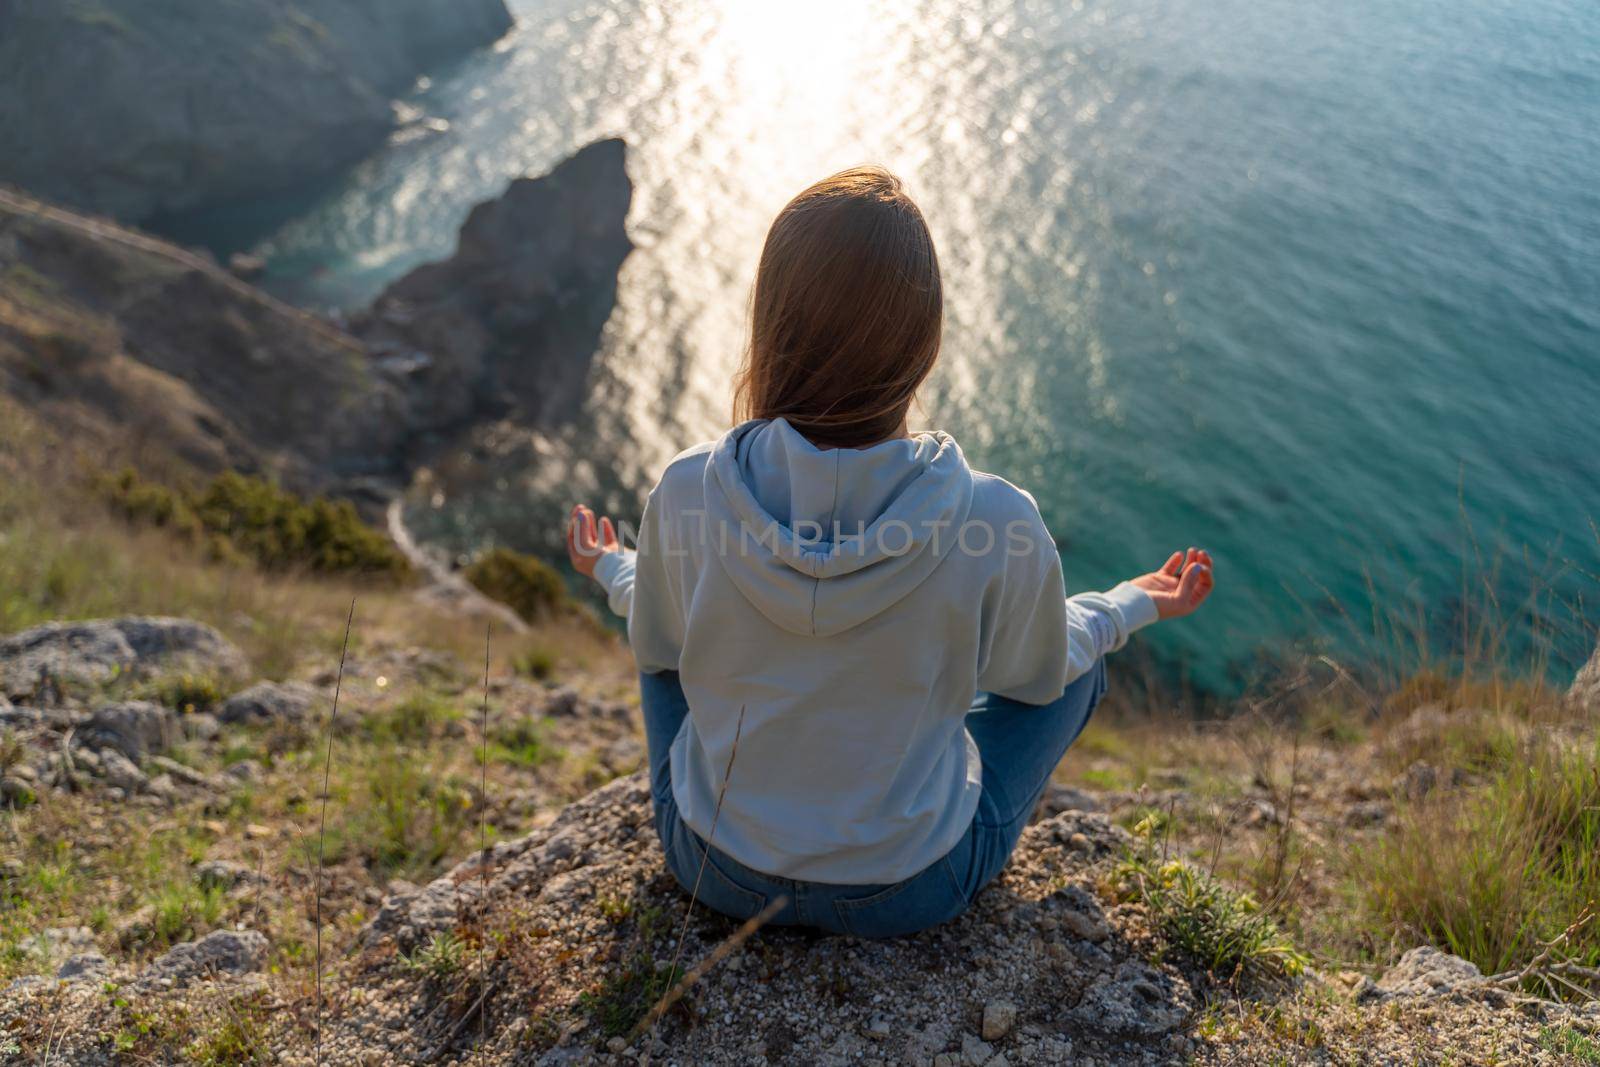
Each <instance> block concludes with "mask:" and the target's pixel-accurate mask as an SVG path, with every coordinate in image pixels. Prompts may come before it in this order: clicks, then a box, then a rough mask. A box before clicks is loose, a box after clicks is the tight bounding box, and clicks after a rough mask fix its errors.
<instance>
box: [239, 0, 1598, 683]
mask: <svg viewBox="0 0 1600 1067" xmlns="http://www.w3.org/2000/svg"><path fill="white" fill-rule="evenodd" d="M513 7H514V8H515V9H516V13H517V15H518V17H519V20H520V24H519V27H518V29H517V30H516V31H515V33H514V34H513V36H511V37H510V38H508V39H507V40H506V41H505V42H503V43H502V45H501V46H500V47H499V48H498V49H496V50H494V51H493V52H490V53H484V54H481V55H478V56H475V57H473V58H471V59H470V60H468V61H466V62H464V63H462V64H461V65H459V66H458V67H457V68H455V69H453V70H450V71H446V72H441V73H440V74H439V75H438V76H437V77H436V78H435V79H434V80H433V81H432V82H431V84H427V85H424V86H423V87H422V88H420V89H419V91H418V92H417V93H416V94H415V97H414V99H413V100H412V101H411V102H412V103H413V104H414V105H415V106H416V107H418V108H419V109H421V111H423V112H425V113H426V114H428V115H430V116H434V117H435V118H437V119H441V120H443V122H444V123H448V129H446V130H444V131H443V132H435V133H428V134H422V133H419V134H417V135H415V136H407V137H401V138H397V140H396V143H395V144H393V145H392V146H391V147H390V148H389V149H387V150H386V151H385V152H383V153H382V154H381V155H380V156H378V157H377V158H375V159H373V160H371V161H369V163H367V164H366V165H364V166H362V167H361V168H359V169H358V170H357V171H356V172H354V173H353V174H352V175H350V176H349V178H348V179H347V180H346V181H345V182H343V183H342V184H341V185H340V186H338V187H337V188H335V189H332V190H329V191H327V192H326V193H325V194H323V195H322V196H321V197H320V199H317V200H315V201H314V202H313V203H311V204H309V205H308V206H307V207H306V210H305V211H304V212H302V213H301V214H299V215H298V216H297V217H296V218H294V219H293V220H292V221H291V222H289V223H288V224H286V225H284V226H282V227H281V228H280V229H279V230H277V231H276V232H275V233H273V234H272V235H271V236H270V237H269V238H268V239H267V241H266V242H265V243H264V244H263V245H262V246H261V249H260V250H261V251H263V252H264V253H265V254H266V255H267V256H268V257H269V261H270V269H271V276H272V283H271V284H273V285H274V286H275V287H277V288H278V289H280V290H281V291H283V292H285V293H287V294H289V295H291V296H294V297H295V298H297V299H300V300H302V301H306V302H309V303H315V304H345V305H353V304H357V303H359V302H361V301H363V300H365V299H366V298H368V297H370V296H371V295H372V294H373V293H374V292H375V291H376V290H377V288H379V287H381V285H382V284H384V283H385V282H386V281H388V280H389V279H391V278H393V277H394V276H395V275H397V274H398V273H400V272H402V271H403V270H405V269H407V268H409V267H410V266H412V265H414V264H415V263H417V262H420V261H422V260H425V259H428V258H435V257H438V256H440V255H443V254H446V253H447V252H448V251H449V249H450V246H451V244H452V240H453V236H454V232H455V229H456V227H457V226H458V225H459V223H460V222H461V220H462V219H463V218H464V216H465V214H466V211H467V210H468V208H469V207H470V206H471V204H472V203H474V202H476V201H478V200H481V199H483V198H485V197H487V196H491V195H494V194H496V193H497V192H498V191H499V190H500V189H501V188H502V187H503V185H504V183H505V182H506V180H507V179H509V178H510V177H512V176H513V175H516V174H520V173H523V172H525V171H535V172H536V171H540V170H543V169H545V168H547V167H548V166H549V165H551V164H552V163H553V162H555V161H556V160H557V159H559V158H560V157H562V156H563V155H565V154H567V153H569V152H570V151H571V150H573V149H574V148H575V147H577V146H578V145H580V144H582V143H584V142H586V141H588V140H590V139H592V138H594V137H597V136H601V135H606V134H613V133H620V134H621V135H623V136H624V137H626V138H627V140H628V142H629V145H630V159H629V169H630V173H631V175H632V177H633V179H634V181H635V184H636V187H637V188H636V197H635V203H634V209H633V213H632V216H631V218H630V228H631V231H632V233H633V234H634V236H635V240H636V242H637V244H638V245H639V249H638V251H636V252H635V253H634V255H633V257H632V258H631V259H630V261H629V262H628V264H627V266H626V267H625V269H624V274H623V279H622V291H621V302H620V305H619V307H618V309H617V311H616V313H615V315H614V316H613V318H612V321H611V323H610V326H609V327H608V330H607V339H606V342H605V350H604V351H603V352H602V354H601V356H600V373H599V374H598V376H597V377H598V384H597V395H596V399H595V402H594V404H593V408H594V410H593V411H592V412H591V413H590V416H589V419H590V422H591V423H592V425H593V426H594V427H595V432H596V433H597V434H598V435H599V436H600V438H601V448H602V449H603V450H604V451H606V452H607V454H611V453H613V452H614V453H616V454H617V456H618V457H619V458H618V459H617V461H616V463H617V470H619V471H620V472H622V479H623V481H624V482H625V483H627V484H633V485H638V484H640V483H643V482H644V481H646V480H647V479H648V478H649V476H650V473H651V472H652V471H654V470H656V469H658V468H659V465H660V463H661V462H663V461H664V460H665V458H667V457H668V456H670V455H671V454H672V452H674V451H675V450H676V449H677V448H678V447H680V446H681V445H683V444H685V443H689V442H692V441H694V440H697V439H701V438H704V437H707V436H710V435H711V434H713V433H714V432H715V431H716V430H718V429H719V428H720V427H721V426H722V425H723V419H724V418H725V409H726V389H727V378H728V372H729V370H730V369H731V367H732V366H733V364H734V363H735V361H736V360H737V357H738V353H739V348H740V342H741V323H742V316H743V314H744V308H745V297H746V293H747V290H748V286H749V284H750V281H751V275H752V271H753V268H754V262H755V258H756V255H757V253H758V250H759V245H760V241H761V237H762V234H763V232H764V229H765V226H766V224H767V222H768V221H769V220H770V218H771V216H772V215H773V214H774V213H775V212H776V210H777V209H778V208H779V207H780V206H781V205H782V204H783V202H784V201H785V200H786V199H787V198H788V197H789V196H790V195H791V194H792V193H794V192H795V191H797V190H798V189H800V188H801V187H802V186H804V185H805V184H807V183H808V182H810V181H811V180H813V179H815V178H817V177H819V176H821V175H824V174H827V173H830V172H832V171H834V170H837V169H840V168H842V167H844V166H847V165H850V164H853V163H857V162H861V161H868V160H870V161H877V162H882V163H885V164H887V165H889V166H890V167H892V168H894V169H895V170H897V171H898V172H900V173H901V174H902V175H903V176H904V177H905V179H906V180H907V183H908V184H909V186H910V187H911V190H912V192H913V194H914V195H915V196H916V197H917V198H918V200H919V201H920V202H921V204H922V206H923V208H924V211H925V213H926V214H927V216H928V218H929V220H930V222H931V225H932V226H933V228H934V231H935V236H936V239H937V240H938V242H939V247H940V251H941V255H942V258H943V261H944V264H945V270H946V292H947V294H948V304H949V306H948V330H947V342H946V349H945V356H944V360H943V363H944V365H943V367H942V369H941V371H940V373H939V375H938V377H937V379H936V381H935V383H934V385H933V387H932V388H931V389H930V390H929V395H928V397H927V402H926V410H925V413H924V416H925V417H924V420H923V421H925V422H927V423H936V424H939V425H941V426H943V427H945V428H947V429H949V430H951V431H952V432H953V433H955V434H956V435H957V437H958V438H959V439H960V440H962V441H963V443H964V445H965V447H966V450H967V453H968V456H969V458H970V459H972V460H973V461H974V462H975V463H976V464H978V465H981V466H985V467H987V468H989V469H992V470H995V471H997V472H1000V473H1002V474H1004V475H1006V476H1007V477H1010V478H1011V479H1012V480H1013V481H1016V482H1019V483H1020V484H1022V485H1024V486H1025V487H1027V488H1028V489H1030V490H1031V491H1032V492H1033V493H1034V494H1035V495H1036V496H1037V498H1038V500H1039V503H1040V506H1041V508H1042V509H1043V511H1044V513H1045V517H1046V518H1047V520H1048V521H1049V522H1050V524H1051V527H1052V529H1053V530H1055V531H1056V533H1057V535H1058V538H1059V539H1060V541H1061V545H1062V549H1063V553H1064V558H1065V560H1066V570H1067V575H1068V582H1069V585H1070V586H1072V587H1077V588H1081V587H1100V586H1105V585H1108V584H1110V583H1111V582H1113V581H1114V580H1116V579H1117V578H1119V577H1122V576H1124V575H1126V574H1129V573H1132V572H1135V571H1138V570H1143V569H1149V568H1151V567H1154V566H1156V565H1158V564H1159V563H1160V562H1161V561H1162V559H1163V558H1164V557H1165V555H1166V553H1167V552H1168V551H1169V550H1170V549H1172V548H1173V547H1179V546H1182V545H1185V544H1203V545H1205V546H1207V547H1208V548H1210V549H1211V550H1212V551H1213V552H1214V553H1215V554H1216V556H1217V558H1218V578H1219V588H1218V592H1217V594H1216V596H1215V598H1214V602H1213V604H1212V605H1211V606H1210V607H1208V609H1207V610H1206V613H1205V615H1204V616H1203V617H1201V618H1199V619H1196V620H1193V621H1191V622H1188V623H1185V624H1181V625H1174V626H1169V627H1164V628H1161V629H1160V630H1158V631H1157V632H1156V633H1154V634H1153V635H1152V637H1151V639H1150V643H1149V647H1152V648H1154V649H1155V650H1156V651H1157V652H1158V653H1159V654H1160V656H1161V658H1162V659H1163V660H1164V661H1165V662H1166V663H1168V664H1169V665H1178V666H1179V667H1180V668H1181V669H1182V670H1183V671H1184V672H1185V673H1186V674H1187V675H1188V676H1189V677H1190V678H1191V679H1192V680H1193V681H1194V682H1195V683H1197V684H1199V685H1202V686H1206V687H1222V686H1231V685H1234V684H1237V682H1238V681H1239V680H1240V678H1241V677H1242V675H1243V673H1245V671H1246V665H1247V664H1248V663H1249V661H1250V660H1251V659H1252V657H1253V656H1254V655H1255V654H1256V653H1257V652H1258V651H1259V650H1260V649H1262V648H1267V649H1273V648H1276V647H1278V646H1280V645H1282V644H1285V643H1287V642H1288V641H1289V640H1291V639H1307V640H1313V641H1319V642H1322V643H1324V644H1325V645H1326V646H1327V647H1329V648H1331V649H1332V650H1334V651H1335V652H1336V653H1338V654H1341V655H1346V656H1350V657H1352V658H1353V657H1355V656H1357V655H1358V654H1360V653H1361V652H1362V648H1363V646H1362V639H1361V637H1360V635H1361V634H1370V633H1371V632H1372V629H1373V623H1372V619H1373V607H1374V601H1375V600H1376V602H1377V604H1378V609H1379V610H1378V613H1379V615H1381V616H1390V615H1400V616H1403V617H1406V618H1409V619H1414V620H1420V622H1421V623H1422V624H1423V626H1424V627H1425V628H1426V629H1428V630H1429V631H1430V632H1431V633H1432V635H1433V639H1434V640H1435V642H1436V645H1435V647H1436V648H1448V646H1449V642H1450V641H1451V639H1452V635H1455V634H1458V633H1459V632H1460V630H1461V628H1462V626H1463V603H1464V598H1463V596H1462V593H1463V574H1464V573H1466V574H1468V575H1469V576H1478V575H1488V576H1490V577H1492V583H1491V584H1493V585H1494V587H1495V588H1496V589H1498V590H1499V591H1500V593H1501V595H1502V598H1503V602H1504V603H1505V604H1506V605H1507V606H1508V611H1507V613H1508V615H1510V616H1512V618H1513V621H1515V617H1516V615H1517V612H1516V610H1515V605H1516V604H1517V603H1519V602H1520V599H1521V598H1523V597H1525V596H1526V595H1527V593H1528V591H1529V589H1530V588H1538V589H1541V590H1544V591H1545V595H1546V597H1547V598H1552V599H1554V600H1556V601H1558V602H1559V603H1557V604H1556V605H1555V606H1554V608H1553V610H1552V615H1554V616H1555V617H1558V618H1560V619H1563V620H1567V621H1569V622H1570V621H1571V620H1572V619H1574V618H1580V619H1581V618H1582V616H1583V614H1584V610H1585V609H1584V605H1583V604H1582V603H1581V600H1582V598H1584V597H1586V596H1587V597H1589V598H1590V599H1591V600H1592V598H1593V594H1594V591H1595V584H1594V582H1595V579H1594V576H1595V575H1596V574H1597V573H1600V534H1597V533H1596V530H1595V527H1594V525H1593V522H1594V520H1595V519H1596V518H1600V181H1597V180H1596V175H1597V174H1600V7H1597V6H1596V5H1594V4H1592V3H1589V2H1588V0H1533V2H1526V3H1518V4H1514V5H1511V4H1505V3H1503V2H1487V0H1454V2H1451V3H1444V2H1432V0H1384V2H1381V3H1380V2H1376V0H1349V2H1345V3H1339V4H1307V3H1304V2H1303V0H1248V2H1244V0H1205V2H1202V0H1166V2H1161V3H1156V2H1153V0H1133V2H1128V0H1124V2H1120V3H1111V2H1109V0H1074V2H1059V0H1052V2H1043V0H1041V2H1020V3H1016V2H1012V3H1003V2H995V0H979V2H973V3H959V2H956V0H921V2H914V3H904V4H889V3H872V2H858V0H816V2H810V3H805V4H793V5H790V4H778V3H771V4H768V3H760V4H757V3H745V2H743V0H723V2H722V3H720V4H704V3H689V2H687V0H624V2H621V3H618V4H616V5H611V6H607V5H600V4H593V3H567V2H546V0H520V2H515V3H514V4H513ZM436 125H441V126H442V125H443V123H437V124H436ZM576 480H577V482H578V483H579V484H581V483H582V482H583V480H584V479H583V477H582V476H578V477H577V479H576ZM469 481H470V479H469ZM560 484H562V480H561V479H560V478H556V477H553V476H552V474H551V473H550V472H540V473H539V474H538V476H537V477H535V476H533V475H529V476H528V477H523V478H520V479H519V478H517V477H511V478H506V477H500V476H497V477H496V478H495V479H487V480H480V482H479V483H477V484H472V485H470V486H466V485H464V486H463V487H462V488H461V490H460V491H459V492H456V491H454V490H452V488H451V486H450V485H449V484H448V481H447V482H446V484H444V486H443V487H442V489H441V491H440V492H439V493H438V494H436V495H435V497H434V500H433V503H434V505H435V506H436V510H437V515H436V517H435V518H436V522H435V524H434V528H435V530H436V532H440V533H444V534H449V535H451V536H453V537H454V538H455V539H457V540H459V539H462V538H467V539H471V538H473V537H479V536H496V537H499V538H500V539H502V540H509V541H511V542H513V543H523V544H529V543H532V542H534V541H537V540H539V538H537V537H535V536H534V535H533V534H532V533H530V531H531V530H536V529H542V528H543V527H544V526H545V525H547V523H546V521H545V517H546V516H548V515H549V513H550V508H551V507H553V506H555V505H556V504H557V503H559V501H557V500H555V498H557V497H559V496H561V495H563V494H562V493H561V492H560V491H558V490H553V489H549V488H547V489H546V490H545V491H543V493H542V497H541V499H539V500H532V501H530V500H528V499H527V498H526V495H525V494H526V493H527V492H528V491H529V490H530V487H533V488H537V487H538V486H545V487H549V486H552V485H555V486H559V485H560ZM627 499H628V495H627V494H624V510H626V501H627ZM632 499H637V497H633V498H632ZM1468 526H1470V528H1471V531H1472V536H1471V537H1469V535H1468V532H1467V528H1468ZM1474 542H1476V547H1474ZM1496 559H1501V562H1500V563H1499V564H1498V565H1497V564H1496V563H1495V560H1496ZM1470 584H1471V583H1470V581H1469V587H1470ZM1374 589H1376V590H1377V591H1378V595H1377V596H1376V597H1374V596H1373V595H1372V591H1373V590H1374ZM1588 618H1589V621H1590V622H1591V623H1595V622H1600V613H1597V612H1596V611H1595V610H1594V609H1593V608H1592V607H1591V608H1589V609H1588ZM1513 633H1514V634H1520V635H1521V636H1523V637H1526V636H1527V632H1526V630H1522V629H1520V628H1517V627H1513ZM1586 643H1587V637H1586V636H1584V635H1581V634H1580V633H1579V632H1578V630H1577V628H1576V627H1575V626H1574V627H1571V628H1569V629H1564V631H1563V636H1562V637H1561V638H1560V639H1559V640H1558V641H1557V642H1556V647H1555V652H1556V654H1557V658H1558V659H1561V658H1565V659H1567V660H1571V659H1573V658H1575V657H1576V656H1578V655H1579V653H1580V650H1586V647H1587V644H1586Z"/></svg>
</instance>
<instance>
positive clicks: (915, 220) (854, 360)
mask: <svg viewBox="0 0 1600 1067" xmlns="http://www.w3.org/2000/svg"><path fill="white" fill-rule="evenodd" d="M943 317H944V291H943V288H942V287H941V285H940V282H939V257H938V255H937V253H936V252H935V251H934V248H933V237H932V235H931V234H929V233H928V226H927V223H925V222H924V221H923V219H922V212H920V211H918V210H917V205H916V204H914V203H912V202H911V198H910V197H908V196H907V195H906V194H905V190H904V189H903V188H902V187H901V184H900V179H898V178H896V177H895V176H894V175H893V174H890V173H889V172H888V171H886V170H884V169H883V168H882V167H854V168H851V169H850V170H846V171H841V172H839V173H838V174H835V175H833V177H831V178H824V179H823V180H822V181H820V182H817V183H816V184H815V185H813V186H811V188H809V189H807V190H806V191H805V192H803V193H801V194H800V195H799V196H797V197H795V198H794V199H793V200H791V201H789V204H788V206H787V207H785V208H784V209H783V210H782V211H781V212H779V213H778V217H777V219H776V220H774V221H773V223H772V229H771V230H769V231H768V232H767V243H766V245H765V247H763V248H762V250H761V266H760V268H759V269H758V270H757V272H756V284H755V292H754V295H753V298H752V301H751V323H750V347H749V348H748V349H747V350H746V352H745V358H744V365H743V366H742V367H740V369H739V373H738V376H737V377H736V379H735V381H734V400H733V413H734V421H735V422H739V421H743V420H744V419H750V418H757V419H775V418H780V417H781V418H785V419H787V420H788V421H789V423H790V424H791V425H792V426H794V428H795V429H797V430H799V431H800V432H801V433H802V434H804V435H805V436H806V437H807V438H809V439H810V440H811V441H812V442H814V443H815V444H818V445H821V446H824V447H844V448H850V447H860V446H863V445H870V444H875V443H877V442H878V441H883V440H887V439H888V438H890V437H892V436H893V435H894V433H895V432H896V431H897V430H898V429H899V428H900V426H901V424H902V423H903V422H904V420H905V417H906V412H907V411H908V410H909V409H910V407H911V403H912V401H913V400H914V399H915V398H916V392H917V387H918V386H920V385H921V384H922V382H923V380H924V379H925V378H927V376H928V372H929V371H931V370H932V369H933V363H934V360H935V359H936V358H938V355H939V340H940V335H941V332H942V326H943Z"/></svg>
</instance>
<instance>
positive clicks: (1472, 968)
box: [1377, 945, 1483, 997]
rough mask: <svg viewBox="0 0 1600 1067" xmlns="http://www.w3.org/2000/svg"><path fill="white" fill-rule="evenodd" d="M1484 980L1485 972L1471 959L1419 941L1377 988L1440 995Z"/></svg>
mask: <svg viewBox="0 0 1600 1067" xmlns="http://www.w3.org/2000/svg"><path fill="white" fill-rule="evenodd" d="M1482 982H1483V972H1482V971H1480V970H1478V968H1477V965H1476V964H1474V963H1472V962H1471V961H1469V960H1464V959H1462V958H1461V957H1460V956H1452V955H1450V954H1449V953H1448V952H1440V951H1439V950H1438V949H1436V948H1434V947H1432V946H1431V945H1420V946H1418V947H1417V948H1414V949H1412V950H1411V951H1409V952H1407V953H1406V954H1405V955H1404V956H1401V957H1400V960H1399V962H1398V963H1396V964H1395V965H1394V966H1393V967H1390V968H1389V969H1388V970H1387V971H1385V972H1384V974H1383V977H1382V978H1379V979H1378V984H1377V988H1378V990H1379V992H1380V993H1386V994H1389V995H1392V996H1403V997H1437V996H1445V995H1447V994H1449V993H1454V992H1458V991H1460V990H1463V989H1468V988H1471V987H1472V986H1475V985H1479V984H1481V983H1482Z"/></svg>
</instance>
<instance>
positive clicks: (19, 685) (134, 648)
mask: <svg viewBox="0 0 1600 1067" xmlns="http://www.w3.org/2000/svg"><path fill="white" fill-rule="evenodd" d="M243 666H244V655H243V653H241V652H240V651H239V650H238V649H237V648H235V647H234V645H233V643H232V642H230V641H229V640H228V639H227V638H225V637H223V636H222V635H221V634H219V633H218V632H217V631H216V630H214V629H212V628H211V627H209V626H207V625H206V624H205V623H201V622H195V621H193V620H191V619H170V618H161V617H154V616H138V615H131V616H128V617H126V618H121V619H95V620H88V621H85V622H51V623H45V624H44V625H43V626H36V627H34V628H33V629H31V630H24V631H22V632H21V633H17V634H13V635H11V636H10V637H7V638H5V639H3V640H0V692H5V693H7V694H9V695H10V696H12V697H16V698H19V699H20V698H24V697H26V698H30V699H33V698H38V697H41V696H43V697H46V698H47V697H48V695H49V694H48V693H47V692H44V691H47V690H50V689H51V688H52V687H59V686H60V685H61V684H63V683H67V684H72V683H77V684H88V685H94V684H98V683H101V682H106V681H109V680H110V679H112V678H113V677H118V676H123V675H132V676H135V677H137V676H140V675H147V674H150V673H152V672H154V671H157V670H196V671H204V672H207V673H213V674H232V673H236V672H238V671H240V670H242V669H243Z"/></svg>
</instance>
